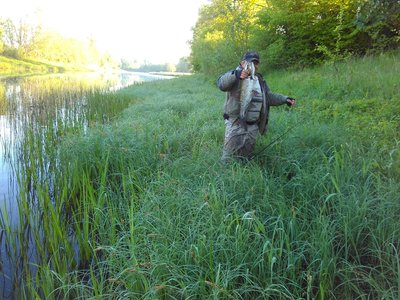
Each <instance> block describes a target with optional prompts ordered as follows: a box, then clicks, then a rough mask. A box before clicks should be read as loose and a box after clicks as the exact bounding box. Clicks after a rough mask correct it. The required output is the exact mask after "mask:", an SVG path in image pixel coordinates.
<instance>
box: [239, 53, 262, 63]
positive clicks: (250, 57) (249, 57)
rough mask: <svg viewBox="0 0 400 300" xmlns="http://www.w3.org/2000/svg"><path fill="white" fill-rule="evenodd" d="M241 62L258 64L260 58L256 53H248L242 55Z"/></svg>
mask: <svg viewBox="0 0 400 300" xmlns="http://www.w3.org/2000/svg"><path fill="white" fill-rule="evenodd" d="M243 60H247V61H256V62H257V63H259V62H260V56H259V55H258V53H257V52H256V51H248V52H246V53H245V54H243Z"/></svg>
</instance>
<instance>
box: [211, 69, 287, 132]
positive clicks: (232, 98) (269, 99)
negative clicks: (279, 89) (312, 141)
mask: <svg viewBox="0 0 400 300" xmlns="http://www.w3.org/2000/svg"><path fill="white" fill-rule="evenodd" d="M235 71H236V70H232V71H229V72H227V73H225V74H223V75H221V76H220V77H219V78H218V80H217V86H218V88H219V89H220V90H221V91H223V92H226V98H225V104H224V116H225V118H229V119H232V120H235V119H237V118H238V117H239V113H240V80H239V79H238V78H237V77H236V74H235ZM257 77H258V80H259V83H260V86H261V91H262V105H261V106H260V117H259V120H258V128H259V131H260V133H261V134H264V133H265V132H266V131H267V125H268V116H269V107H270V106H277V105H282V104H286V100H287V98H288V97H287V96H285V95H281V94H277V93H272V92H271V90H270V89H269V87H268V85H267V83H266V82H265V80H264V79H263V77H262V76H261V74H257Z"/></svg>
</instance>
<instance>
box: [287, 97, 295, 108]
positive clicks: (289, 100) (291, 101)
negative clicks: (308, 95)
mask: <svg viewBox="0 0 400 300" xmlns="http://www.w3.org/2000/svg"><path fill="white" fill-rule="evenodd" d="M286 104H287V106H290V107H292V106H295V105H296V99H294V98H292V97H287V99H286Z"/></svg>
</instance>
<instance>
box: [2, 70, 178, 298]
mask: <svg viewBox="0 0 400 300" xmlns="http://www.w3.org/2000/svg"><path fill="white" fill-rule="evenodd" d="M169 78H172V77H171V76H161V75H151V74H147V73H135V72H125V71H124V72H118V73H108V74H104V73H101V74H99V73H79V74H53V75H41V76H29V77H13V78H0V224H1V226H0V251H1V255H0V259H1V261H0V298H2V299H10V298H12V297H15V293H13V292H12V290H13V289H15V286H16V281H18V278H15V277H16V276H18V274H16V273H18V272H15V270H14V269H15V268H16V267H15V265H16V264H18V262H17V261H16V260H17V259H18V254H16V253H10V251H13V252H15V251H17V252H18V247H11V245H10V243H13V238H11V239H10V238H6V237H5V236H6V235H7V232H6V231H7V230H9V231H10V232H12V230H13V228H14V227H15V226H18V225H19V223H20V220H19V215H18V204H17V201H16V199H17V197H18V196H19V193H20V191H19V188H18V180H17V178H18V174H17V172H18V171H17V169H18V167H16V166H17V165H18V160H19V159H20V157H21V156H23V148H24V147H25V145H23V143H26V140H25V139H23V138H22V137H23V136H24V134H25V132H24V128H27V127H26V126H30V128H35V127H38V128H40V127H43V126H46V116H48V115H49V114H51V113H52V112H51V111H52V110H53V113H54V114H56V115H57V116H58V117H59V116H61V118H62V120H63V121H65V123H68V122H70V124H72V125H71V126H74V123H75V122H76V120H77V119H78V118H81V114H79V112H78V113H76V109H77V107H78V110H80V108H79V107H81V108H82V107H85V105H86V104H85V103H84V99H82V97H85V96H84V93H85V92H86V91H88V90H92V91H93V90H101V91H102V92H105V93H107V92H114V91H117V90H119V89H121V88H124V87H127V86H129V85H133V84H137V83H141V82H145V81H152V80H161V79H169ZM60 94H62V95H63V96H60ZM76 103H80V106H77V105H75V104H76ZM72 111H74V112H73V113H72ZM79 122H83V123H85V122H87V121H85V120H84V121H81V120H80V121H79ZM24 126H25V127H24ZM57 126H59V125H57ZM68 126H69V125H68ZM6 228H8V229H6ZM10 232H9V235H10ZM11 234H12V233H11ZM27 245H28V247H29V246H31V243H30V242H29V241H28V242H27ZM11 256H15V257H14V258H11ZM33 260H34V258H33Z"/></svg>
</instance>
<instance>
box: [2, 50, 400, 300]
mask: <svg viewBox="0 0 400 300" xmlns="http://www.w3.org/2000/svg"><path fill="white" fill-rule="evenodd" d="M394 58H397V59H394ZM398 61H399V60H398V54H388V55H387V56H380V57H374V58H364V59H362V60H351V61H348V62H346V63H343V64H338V65H336V66H335V67H333V66H331V65H327V66H323V67H320V68H318V69H313V70H303V71H291V72H288V73H281V72H279V73H272V74H269V76H267V79H269V83H270V86H271V87H272V89H273V90H277V91H278V90H279V91H281V92H282V93H288V94H291V95H296V97H297V98H298V107H297V108H295V109H293V110H289V109H288V108H284V107H281V108H272V110H271V114H272V115H271V120H270V122H271V123H270V129H269V134H268V136H267V137H265V138H263V139H260V140H259V141H258V144H257V149H259V150H261V149H263V148H264V147H265V146H266V145H268V144H269V143H270V142H271V141H272V140H273V139H274V137H277V136H278V135H279V134H280V133H282V132H283V131H284V130H285V129H286V128H288V126H292V125H295V124H296V126H294V127H293V129H292V130H291V131H289V132H288V134H287V135H285V136H283V137H282V138H281V139H278V140H277V141H276V142H275V143H273V144H272V145H270V146H269V147H268V148H266V150H265V151H263V152H260V153H259V155H257V156H256V157H255V159H254V160H253V161H251V162H249V163H246V164H242V163H233V164H231V165H229V166H226V165H223V164H221V163H220V161H219V159H220V154H221V146H222V142H223V121H222V118H221V110H222V103H223V94H222V93H221V92H219V91H217V89H216V88H215V87H214V86H211V85H210V83H209V80H208V79H205V78H203V77H202V76H198V75H196V76H190V77H184V78H178V79H173V80H169V81H160V82H150V83H146V84H143V85H138V86H134V87H131V88H127V89H124V90H122V91H120V92H117V93H114V94H107V95H105V94H97V93H94V94H90V95H92V96H93V97H94V99H95V101H93V103H96V104H97V103H103V101H106V104H104V105H96V104H95V105H94V107H95V108H96V109H100V110H101V109H102V108H104V110H101V111H98V112H97V111H96V112H94V113H93V114H92V115H90V114H88V115H90V116H91V117H90V118H89V119H91V120H94V121H87V123H85V122H83V124H82V123H79V122H78V123H74V122H70V123H69V124H68V126H67V125H66V126H65V127H63V125H60V128H61V129H60V130H59V131H56V129H55V128H59V127H58V126H56V127H54V126H52V125H50V124H54V123H52V122H47V121H46V122H45V123H43V124H49V125H46V133H44V134H42V136H41V137H40V138H39V136H40V135H39V134H38V131H37V132H34V129H33V131H32V134H31V135H26V137H27V140H26V145H25V146H24V148H22V149H24V150H23V153H26V154H24V162H25V163H23V164H21V166H20V168H21V169H19V171H20V173H22V174H26V175H25V176H22V178H21V179H20V185H21V186H22V187H24V188H25V190H24V189H21V199H20V204H21V205H20V215H21V220H23V221H24V222H25V224H27V225H25V226H27V227H29V228H30V230H29V232H30V234H31V235H32V236H33V238H32V239H31V241H32V242H34V243H35V245H36V252H37V253H36V254H35V255H36V256H35V257H36V258H37V259H36V263H35V264H33V263H29V261H28V260H27V259H26V257H27V256H26V255H25V254H23V255H25V256H23V255H22V254H21V256H22V257H25V263H24V265H23V268H21V269H20V270H21V271H20V272H21V274H22V276H21V278H22V280H21V282H20V285H21V286H20V288H21V297H22V298H26V299H27V298H32V297H42V298H46V299H59V298H82V299H92V298H110V299H114V298H115V299H120V298H124V299H125V298H127V299H136V298H137V299H153V298H154V299H171V298H178V299H187V298H204V299H209V298H212V299H316V298H318V299H372V298H375V299H378V298H380V299H396V298H398V297H399V288H400V279H399V278H400V267H399V265H400V264H399V256H398V250H397V249H399V248H400V245H399V241H400V239H399V237H400V232H399V231H400V230H399V228H400V226H399V225H400V224H399V220H398V215H399V213H400V204H399V202H398V195H399V192H400V185H399V183H398V182H399V181H398V178H399V175H400V174H399V169H398V157H399V156H398V155H399V152H398V150H397V149H398V148H396V147H398V140H399V133H398V132H399V131H398V130H397V129H398V124H399V123H398V122H397V121H398V116H399V115H400V114H399V111H398V107H399V106H398V105H394V104H393V102H396V101H397V100H396V89H395V88H394V87H393V86H392V85H393V84H396V83H394V81H393V78H394V77H395V73H396V72H397V71H396V70H398V68H399V64H398ZM372 66H375V67H374V68H372ZM365 68H370V69H372V70H374V72H375V73H374V75H373V76H372V77H373V78H372V79H368V80H369V82H366V83H365V82H364V81H366V80H367V78H366V77H364V75H362V74H363V72H362V70H364V69H365ZM349 80H351V81H350V82H349ZM370 84H373V85H374V86H381V88H380V89H381V90H384V92H383V93H382V94H380V93H378V92H377V91H376V90H375V89H374V88H372V87H370ZM343 85H346V88H344V87H343ZM338 89H339V90H338ZM88 99H89V98H88ZM107 99H108V100H107ZM121 99H128V100H121ZM132 99H136V100H135V103H134V104H133V105H129V106H128V104H129V103H131V102H129V101H132ZM387 99H391V100H390V101H389V100H387ZM107 101H108V102H107ZM119 101H122V102H120V103H117V102H119ZM124 101H126V102H124ZM127 103H128V104H127ZM365 103H367V104H368V105H366V104H365ZM369 104H373V105H376V107H377V109H370V107H369ZM378 104H379V105H378ZM85 107H87V109H91V105H90V104H88V105H87V106H85ZM124 108H125V109H124ZM122 110H123V111H122ZM121 111H122V113H120V112H121ZM107 113H110V115H108V114H107ZM74 120H76V118H74ZM82 120H83V118H82ZM360 122H361V123H362V122H372V123H378V124H380V126H382V127H383V128H384V130H383V132H381V131H380V130H378V128H375V127H374V126H368V127H363V126H358V125H357V124H359V123H360ZM71 124H73V126H72V127H73V128H74V126H77V129H76V130H75V129H71V127H70V125H71ZM77 124H80V125H79V126H78V125H77ZM378 127H379V126H378ZM52 130H54V132H53V131H52ZM57 130H58V129H57ZM60 133H61V134H60ZM367 137H368V138H373V141H372V142H371V143H369V142H368V141H366V138H367ZM47 138H48V139H49V140H50V141H54V140H55V141H57V142H56V143H53V142H48V143H46V142H44V143H43V141H45V139H47ZM40 145H42V147H40ZM43 145H45V146H44V147H43ZM21 147H22V146H21ZM52 147H54V148H52ZM52 159H53V160H52ZM49 162H50V163H49ZM23 195H30V197H28V198H23V197H22V196H23ZM32 195H33V196H34V197H32ZM24 197H25V196H24ZM7 222H8V221H7V216H3V219H2V222H1V228H2V229H3V230H4V236H7V238H8V239H10V245H12V243H13V242H11V240H12V239H11V238H10V235H9V231H7V230H8V229H7V228H8V227H7ZM21 228H22V227H21ZM21 232H22V233H23V232H25V231H21ZM14 243H21V241H20V240H19V239H18V240H16V241H15V242H14ZM10 247H11V248H12V249H17V248H18V247H19V246H18V245H17V244H15V246H10ZM13 247H14V248H13ZM21 249H22V248H21ZM32 266H35V270H34V272H32V270H31V269H30V268H32Z"/></svg>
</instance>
